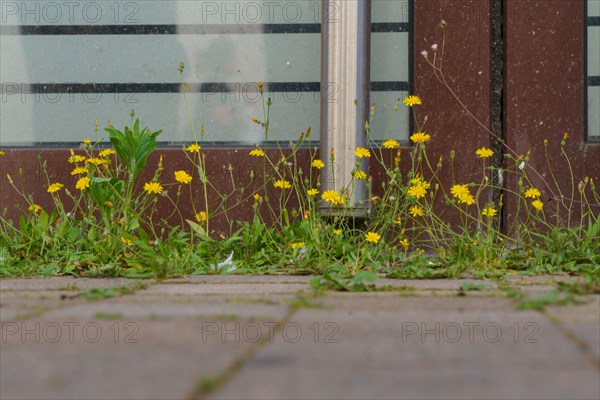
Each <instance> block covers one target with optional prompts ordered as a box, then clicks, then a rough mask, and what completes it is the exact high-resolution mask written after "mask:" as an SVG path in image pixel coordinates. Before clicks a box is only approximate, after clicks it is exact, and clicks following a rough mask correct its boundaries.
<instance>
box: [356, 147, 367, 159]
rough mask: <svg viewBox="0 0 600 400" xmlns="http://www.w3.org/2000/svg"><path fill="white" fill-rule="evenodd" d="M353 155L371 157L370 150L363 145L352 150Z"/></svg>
mask: <svg viewBox="0 0 600 400" xmlns="http://www.w3.org/2000/svg"><path fill="white" fill-rule="evenodd" d="M354 155H355V156H356V157H358V158H369V157H371V152H370V151H369V150H368V149H365V148H364V147H359V148H357V149H356V150H355V151H354Z"/></svg>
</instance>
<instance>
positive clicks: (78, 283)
mask: <svg viewBox="0 0 600 400" xmlns="http://www.w3.org/2000/svg"><path fill="white" fill-rule="evenodd" d="M138 282H145V283H151V282H152V281H140V280H138V279H125V278H102V279H90V278H73V277H69V276H62V277H52V278H29V279H0V296H2V295H3V294H4V293H6V292H8V291H14V290H16V291H38V290H41V291H48V290H65V289H66V290H68V291H71V290H87V289H92V288H111V287H118V286H121V285H135V284H136V283H138Z"/></svg>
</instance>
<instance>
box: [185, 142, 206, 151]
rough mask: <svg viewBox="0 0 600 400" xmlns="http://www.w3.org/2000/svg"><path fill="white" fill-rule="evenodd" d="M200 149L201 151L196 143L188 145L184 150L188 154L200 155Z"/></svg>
mask: <svg viewBox="0 0 600 400" xmlns="http://www.w3.org/2000/svg"><path fill="white" fill-rule="evenodd" d="M201 149H202V147H200V146H198V145H197V144H196V143H194V144H190V145H189V146H188V147H187V149H186V150H187V152H188V153H200V150H201Z"/></svg>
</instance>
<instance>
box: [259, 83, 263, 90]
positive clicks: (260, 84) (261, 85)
mask: <svg viewBox="0 0 600 400" xmlns="http://www.w3.org/2000/svg"><path fill="white" fill-rule="evenodd" d="M263 86H264V84H263V83H262V82H258V88H259V89H261V90H262V88H263Z"/></svg>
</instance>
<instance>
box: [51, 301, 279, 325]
mask: <svg viewBox="0 0 600 400" xmlns="http://www.w3.org/2000/svg"><path fill="white" fill-rule="evenodd" d="M180 297H184V298H183V299H181V298H180ZM271 297H272V298H271V300H270V301H269V302H268V303H267V302H263V303H258V302H251V303H241V302H238V303H235V302H231V301H227V299H223V298H222V297H221V296H172V295H170V296H162V295H133V296H123V297H119V298H113V299H107V300H105V301H102V302H76V303H75V304H72V305H69V304H68V303H67V304H64V306H63V307H61V308H60V309H55V310H51V311H49V312H47V313H46V314H45V316H46V317H50V318H70V319H74V318H82V319H85V318H91V317H93V316H95V315H97V314H113V315H114V314H118V315H121V316H122V318H135V319H136V320H137V319H156V318H158V319H178V318H201V317H213V318H215V317H218V318H225V319H243V320H252V319H260V320H264V319H273V318H275V319H282V318H284V317H285V316H286V315H287V313H288V307H289V300H288V298H287V297H276V296H271Z"/></svg>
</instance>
